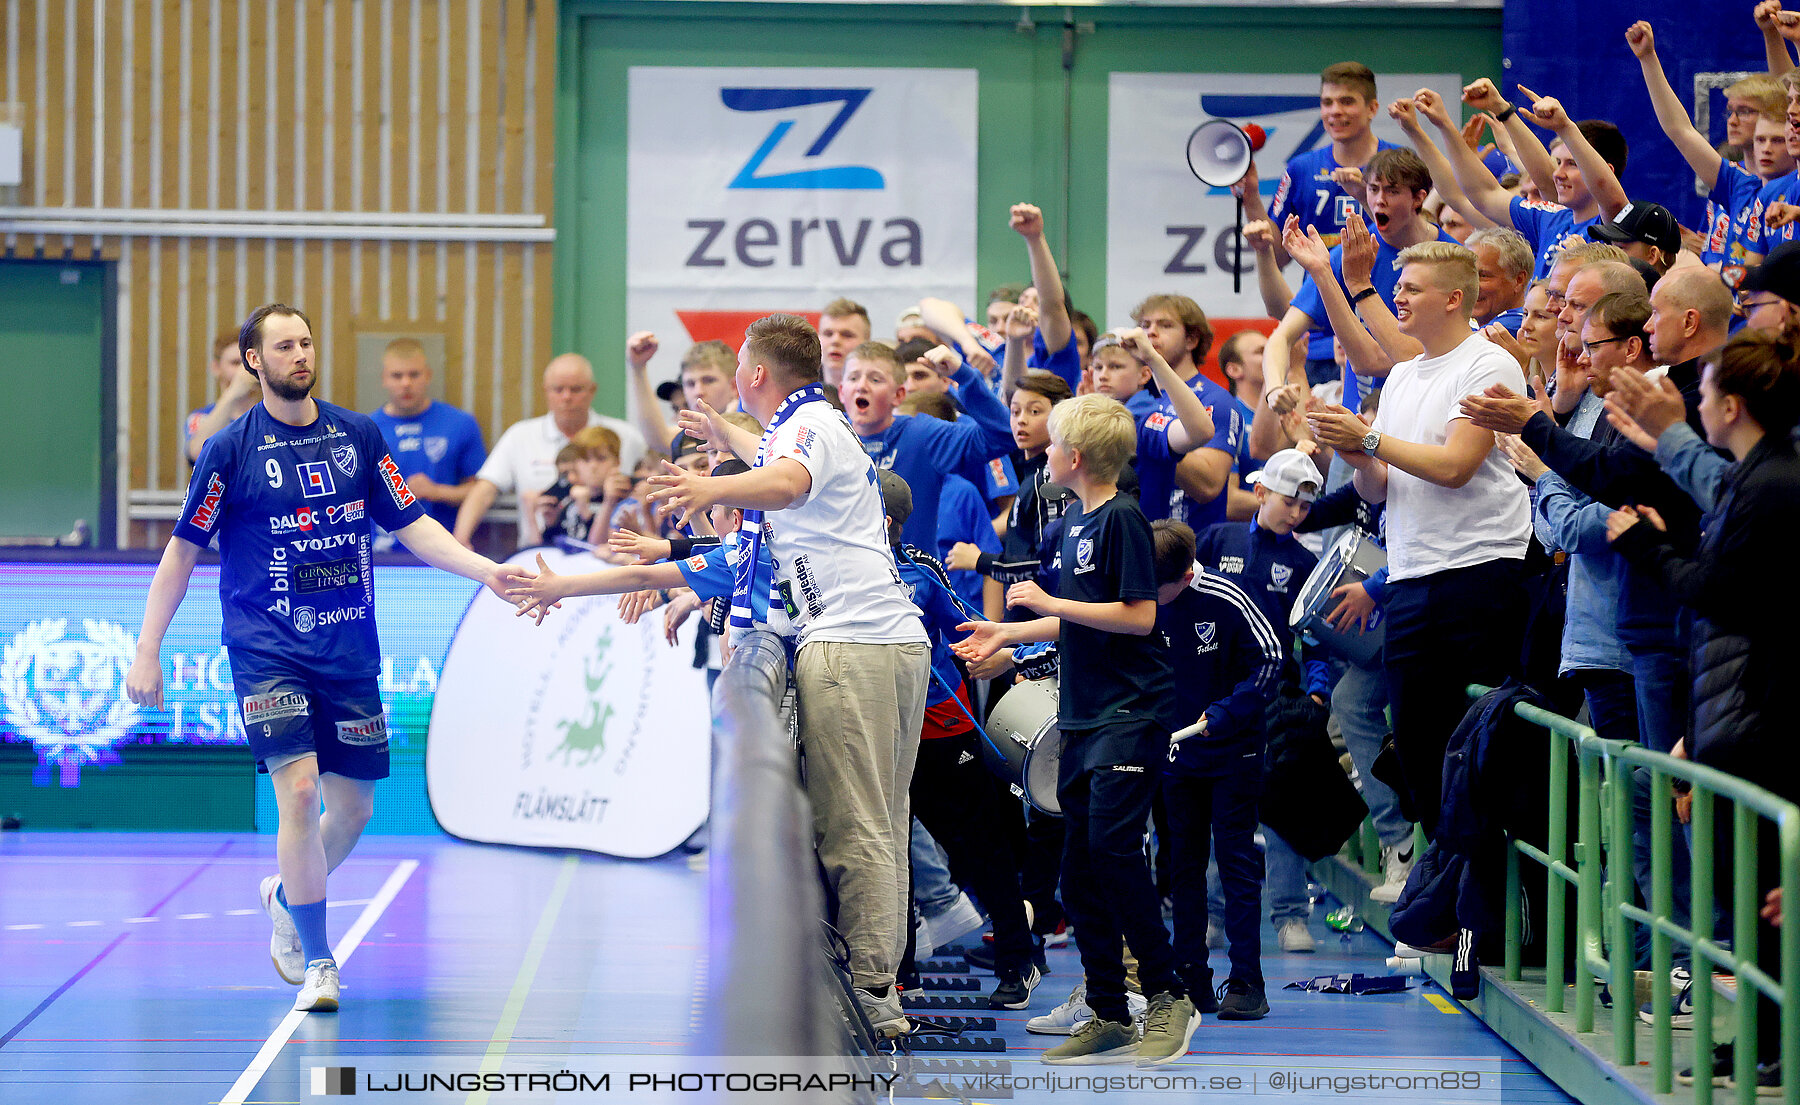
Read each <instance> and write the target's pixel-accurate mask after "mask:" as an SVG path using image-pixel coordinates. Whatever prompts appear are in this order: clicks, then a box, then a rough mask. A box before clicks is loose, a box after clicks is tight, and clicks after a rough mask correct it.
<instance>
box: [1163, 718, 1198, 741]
mask: <svg viewBox="0 0 1800 1105" xmlns="http://www.w3.org/2000/svg"><path fill="white" fill-rule="evenodd" d="M1205 724H1206V718H1205V717H1204V716H1202V717H1201V718H1200V720H1199V721H1196V722H1194V724H1192V725H1190V726H1188V727H1187V728H1186V729H1180V730H1177V731H1176V732H1174V733H1171V734H1170V735H1169V740H1170V742H1171V743H1173V742H1175V741H1184V740H1187V739H1188V738H1189V737H1197V736H1199V735H1200V727H1201V726H1202V725H1205Z"/></svg>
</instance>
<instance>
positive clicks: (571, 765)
mask: <svg viewBox="0 0 1800 1105" xmlns="http://www.w3.org/2000/svg"><path fill="white" fill-rule="evenodd" d="M540 554H541V555H542V556H543V557H544V560H545V562H546V563H548V564H549V565H550V567H551V569H552V570H554V571H556V572H558V573H562V574H572V573H580V572H591V571H595V570H597V569H599V568H602V567H605V565H604V564H602V563H601V562H600V561H599V560H597V559H596V558H595V557H593V556H591V555H589V554H587V553H575V554H570V553H564V552H560V551H558V550H555V549H527V550H524V551H523V552H519V553H516V554H514V556H513V557H512V560H511V561H510V563H515V564H522V565H525V566H527V567H531V566H533V565H534V564H535V557H536V556H537V555H540ZM662 623H663V619H662V613H661V612H660V611H652V612H651V613H650V614H647V615H646V616H645V617H643V618H642V619H641V620H640V621H639V622H638V624H637V625H626V624H625V623H624V622H622V621H620V620H619V611H618V599H617V598H616V597H614V596H610V595H609V596H604V597H591V598H578V599H570V600H568V601H566V602H564V603H563V605H562V607H561V609H558V610H553V611H551V613H550V616H549V617H548V618H547V619H545V621H544V624H543V625H541V626H539V625H534V624H533V623H532V621H531V619H529V618H520V617H516V616H515V612H514V610H513V608H512V607H511V606H509V605H508V604H507V603H505V602H503V601H501V600H500V599H499V598H497V597H496V596H495V595H494V594H493V592H491V591H488V590H485V589H483V590H480V591H477V592H476V594H475V598H474V600H473V601H472V602H471V603H470V604H469V609H468V612H467V613H466V614H464V615H463V620H462V624H461V625H460V626H458V627H457V630H456V636H455V637H454V638H453V639H452V640H451V642H450V650H449V652H448V654H447V655H446V656H445V657H444V666H443V677H442V680H441V682H440V684H439V686H438V693H437V697H436V699H435V700H434V701H433V702H432V708H431V728H430V736H429V739H428V743H427V745H426V755H425V778H426V785H427V788H428V791H429V793H430V796H431V809H432V812H433V813H434V814H435V815H436V817H437V819H438V823H439V824H440V825H442V826H443V828H444V831H445V832H448V833H450V834H451V835H453V836H458V837H462V838H463V839H465V840H475V841H481V842H483V843H488V844H526V845H534V846H537V847H547V848H581V849H585V850H587V851H591V852H602V853H605V854H607V855H612V856H623V857H626V858H630V859H642V858H647V857H650V856H660V855H662V854H663V853H665V852H668V851H669V850H671V849H673V848H674V847H676V846H677V845H679V844H680V843H681V842H682V841H684V840H686V839H687V838H688V837H689V836H690V835H692V834H693V832H694V830H695V829H697V828H699V827H700V824H701V822H703V821H705V820H706V814H707V809H708V805H709V802H710V796H709V795H710V787H711V773H712V760H711V754H712V751H711V750H712V711H711V709H710V708H709V700H708V696H707V692H706V673H705V672H704V671H702V670H700V669H697V668H695V667H694V666H693V659H694V626H695V624H696V623H695V619H692V618H690V619H689V620H688V623H687V624H686V625H684V626H683V627H682V629H681V633H680V635H679V636H678V637H677V643H676V645H674V646H673V647H671V646H670V645H669V643H668V642H667V641H665V640H664V639H663V627H662Z"/></svg>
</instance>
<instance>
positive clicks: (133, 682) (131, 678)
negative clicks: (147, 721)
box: [125, 656, 163, 710]
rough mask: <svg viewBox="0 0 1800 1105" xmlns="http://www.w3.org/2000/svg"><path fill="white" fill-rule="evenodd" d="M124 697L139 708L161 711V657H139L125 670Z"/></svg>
mask: <svg viewBox="0 0 1800 1105" xmlns="http://www.w3.org/2000/svg"><path fill="white" fill-rule="evenodd" d="M125 697H127V698H129V699H131V701H132V702H134V703H136V704H137V705H139V706H148V707H150V708H151V709H154V710H160V709H162V704H163V674H162V657H161V656H152V657H146V656H139V657H138V658H137V659H135V660H133V661H132V662H131V667H129V668H127V669H126V670H125Z"/></svg>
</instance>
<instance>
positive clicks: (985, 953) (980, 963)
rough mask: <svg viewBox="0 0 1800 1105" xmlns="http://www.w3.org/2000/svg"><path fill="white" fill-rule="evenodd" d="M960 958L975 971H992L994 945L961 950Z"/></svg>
mask: <svg viewBox="0 0 1800 1105" xmlns="http://www.w3.org/2000/svg"><path fill="white" fill-rule="evenodd" d="M962 957H963V959H964V960H966V961H967V962H968V964H969V966H971V967H974V968H975V969H976V970H981V971H991V970H993V969H994V945H992V944H982V945H980V946H978V947H973V948H965V949H963V953H962Z"/></svg>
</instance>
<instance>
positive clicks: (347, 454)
mask: <svg viewBox="0 0 1800 1105" xmlns="http://www.w3.org/2000/svg"><path fill="white" fill-rule="evenodd" d="M331 463H333V464H335V465H337V466H338V468H339V470H340V471H342V472H343V473H344V475H346V476H354V475H356V446H354V445H339V446H337V447H336V448H334V449H332V450H331Z"/></svg>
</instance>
